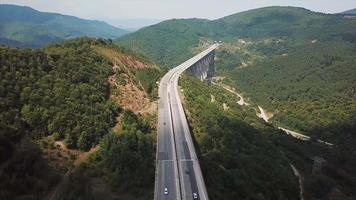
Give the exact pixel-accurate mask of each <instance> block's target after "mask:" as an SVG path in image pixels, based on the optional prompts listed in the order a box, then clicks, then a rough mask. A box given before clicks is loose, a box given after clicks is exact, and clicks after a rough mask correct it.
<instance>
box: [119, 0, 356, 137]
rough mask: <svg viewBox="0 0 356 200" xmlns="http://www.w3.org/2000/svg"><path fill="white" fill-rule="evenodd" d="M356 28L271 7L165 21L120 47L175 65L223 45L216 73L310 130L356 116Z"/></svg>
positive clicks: (333, 18) (337, 19) (335, 18)
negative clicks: (212, 46) (216, 44)
mask: <svg viewBox="0 0 356 200" xmlns="http://www.w3.org/2000/svg"><path fill="white" fill-rule="evenodd" d="M355 30H356V20H354V19H352V18H345V17H344V16H342V15H327V14H322V13H315V12H311V11H309V10H306V9H303V8H294V7H268V8H262V9H256V10H251V11H247V12H242V13H238V14H235V15H231V16H227V17H224V18H221V19H217V20H213V21H209V20H200V19H189V20H170V21H165V22H162V23H160V24H158V25H154V26H150V27H147V28H144V29H141V30H140V31H138V32H136V33H133V34H129V35H127V36H125V37H123V38H120V39H119V40H118V43H120V44H123V45H124V46H126V47H128V48H132V49H133V50H134V51H138V52H141V53H143V54H145V55H147V56H148V57H149V58H151V59H152V60H154V61H156V62H159V63H161V64H165V65H167V66H170V67H172V66H175V65H177V64H178V63H181V62H183V61H184V60H185V59H187V58H189V57H190V56H191V55H192V54H193V52H194V51H196V50H197V47H198V48H199V47H201V46H203V44H202V43H203V42H204V41H205V43H209V42H210V43H211V41H213V40H223V41H224V43H223V45H222V46H221V47H220V50H218V52H217V61H216V68H217V69H216V70H217V75H220V76H226V77H227V79H226V80H229V83H230V84H233V86H235V87H237V88H238V89H239V90H241V91H243V92H244V93H246V94H247V95H248V96H250V97H252V99H253V101H256V103H257V104H259V105H262V106H263V107H264V108H266V109H267V110H270V111H272V112H274V114H275V118H274V120H275V121H276V123H282V124H284V125H286V126H289V127H291V128H293V129H298V130H302V131H308V130H312V129H314V128H316V127H317V126H326V125H331V124H335V123H339V122H342V121H344V120H347V119H349V118H350V116H351V114H352V113H354V112H356V111H355V100H354V99H355V92H354V91H355V85H356V79H355V77H356V71H355V67H354V66H355V59H354V57H355V53H356V51H355V50H356V43H355V41H356V39H355V38H356V32H355ZM171 34H174V36H172V35H171ZM301 108H303V109H301Z"/></svg>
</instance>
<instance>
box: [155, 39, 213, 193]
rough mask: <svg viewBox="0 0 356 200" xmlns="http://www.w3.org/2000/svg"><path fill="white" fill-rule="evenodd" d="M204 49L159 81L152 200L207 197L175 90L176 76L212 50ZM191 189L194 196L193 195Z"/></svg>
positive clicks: (176, 90) (185, 120) (176, 86)
mask: <svg viewBox="0 0 356 200" xmlns="http://www.w3.org/2000/svg"><path fill="white" fill-rule="evenodd" d="M218 46H219V45H218V44H214V45H212V46H210V47H209V48H208V49H206V50H205V51H203V52H201V53H200V54H198V55H196V56H194V57H193V58H191V59H189V60H187V61H186V62H184V63H182V64H181V65H179V66H177V67H175V68H173V69H172V70H170V71H169V72H168V73H167V74H166V75H165V76H164V77H163V78H162V79H161V81H160V85H159V97H160V99H159V107H158V136H157V166H156V181H155V200H186V199H201V200H208V195H207V191H206V188H205V183H204V179H203V175H202V173H201V169H200V165H199V161H198V158H197V155H196V152H195V148H194V144H193V141H192V138H191V135H190V130H189V127H188V123H187V119H186V116H185V113H184V110H183V106H182V103H181V100H180V97H179V94H178V80H179V76H180V75H181V74H182V73H183V72H184V71H185V70H186V69H188V68H189V67H191V66H192V65H194V64H195V63H197V62H199V60H200V59H202V58H203V57H205V56H206V55H208V54H209V53H210V52H212V51H214V50H215V49H216V48H217V47H218ZM194 193H195V194H196V197H197V198H194Z"/></svg>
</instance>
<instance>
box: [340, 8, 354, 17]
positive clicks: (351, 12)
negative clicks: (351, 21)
mask: <svg viewBox="0 0 356 200" xmlns="http://www.w3.org/2000/svg"><path fill="white" fill-rule="evenodd" d="M341 14H346V15H356V8H355V9H352V10H347V11H345V12H342V13H341Z"/></svg>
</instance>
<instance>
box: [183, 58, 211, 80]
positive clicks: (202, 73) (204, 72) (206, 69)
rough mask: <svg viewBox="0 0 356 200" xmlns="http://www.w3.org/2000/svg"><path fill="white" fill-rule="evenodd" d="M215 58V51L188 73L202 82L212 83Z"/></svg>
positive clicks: (193, 66)
mask: <svg viewBox="0 0 356 200" xmlns="http://www.w3.org/2000/svg"><path fill="white" fill-rule="evenodd" d="M214 57H215V51H211V52H210V53H209V54H207V55H206V56H204V57H203V58H202V59H200V60H199V61H198V62H197V63H195V64H194V65H192V66H191V67H189V68H188V69H187V71H188V72H189V73H191V74H193V75H194V76H196V77H197V78H199V79H200V80H201V81H204V80H207V81H208V82H211V78H212V77H213V75H214V72H215V67H214Z"/></svg>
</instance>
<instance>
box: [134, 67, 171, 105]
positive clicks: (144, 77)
mask: <svg viewBox="0 0 356 200" xmlns="http://www.w3.org/2000/svg"><path fill="white" fill-rule="evenodd" d="M166 72H167V70H158V69H156V68H147V69H139V70H135V71H134V74H135V77H136V78H137V79H138V80H139V81H140V83H141V84H142V86H143V88H144V89H145V91H146V93H147V94H149V95H150V96H151V97H152V98H153V99H156V98H158V87H157V83H156V82H157V81H158V80H159V78H161V77H162V76H163V75H164V74H165V73H166Z"/></svg>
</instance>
